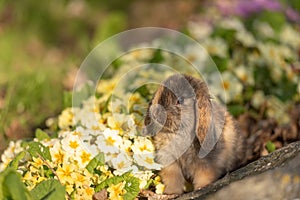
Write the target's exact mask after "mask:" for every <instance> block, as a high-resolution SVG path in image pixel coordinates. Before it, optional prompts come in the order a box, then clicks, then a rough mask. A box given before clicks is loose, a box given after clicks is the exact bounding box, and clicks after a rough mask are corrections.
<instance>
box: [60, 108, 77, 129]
mask: <svg viewBox="0 0 300 200" xmlns="http://www.w3.org/2000/svg"><path fill="white" fill-rule="evenodd" d="M73 117H74V113H73V111H72V108H66V109H65V110H63V111H62V113H61V114H60V115H59V116H58V126H59V128H61V129H69V127H70V126H73V125H74V121H73Z"/></svg>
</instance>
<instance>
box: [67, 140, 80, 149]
mask: <svg viewBox="0 0 300 200" xmlns="http://www.w3.org/2000/svg"><path fill="white" fill-rule="evenodd" d="M69 146H70V147H71V148H72V149H76V148H77V147H78V146H79V144H78V143H77V141H70V143H69Z"/></svg>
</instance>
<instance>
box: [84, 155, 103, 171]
mask: <svg viewBox="0 0 300 200" xmlns="http://www.w3.org/2000/svg"><path fill="white" fill-rule="evenodd" d="M104 164H105V158H104V154H103V153H99V154H98V155H97V156H95V157H94V158H93V159H92V160H91V161H90V162H89V164H88V165H87V166H86V169H87V170H88V171H89V172H90V173H91V174H94V170H95V169H96V167H98V166H102V165H104Z"/></svg>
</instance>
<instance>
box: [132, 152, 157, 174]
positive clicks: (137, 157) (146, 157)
mask: <svg viewBox="0 0 300 200" xmlns="http://www.w3.org/2000/svg"><path fill="white" fill-rule="evenodd" d="M133 159H134V161H135V162H136V163H137V164H138V165H139V166H142V167H145V168H146V169H149V170H160V169H161V167H162V166H161V165H160V164H158V163H156V162H155V161H154V153H143V154H134V155H133Z"/></svg>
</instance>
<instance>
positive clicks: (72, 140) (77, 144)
mask: <svg viewBox="0 0 300 200" xmlns="http://www.w3.org/2000/svg"><path fill="white" fill-rule="evenodd" d="M65 136H66V137H65V138H63V139H62V140H61V145H62V149H63V150H64V151H65V152H66V153H67V156H68V157H72V156H74V155H75V153H76V151H81V150H82V148H83V146H82V141H81V140H80V138H79V136H78V135H73V132H68V133H67V134H65Z"/></svg>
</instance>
